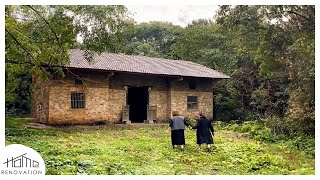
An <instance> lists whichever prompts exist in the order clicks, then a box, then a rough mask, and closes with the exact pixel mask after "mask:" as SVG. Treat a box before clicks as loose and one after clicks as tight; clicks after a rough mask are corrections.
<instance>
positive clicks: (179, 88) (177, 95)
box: [170, 78, 213, 118]
mask: <svg viewBox="0 0 320 180" xmlns="http://www.w3.org/2000/svg"><path fill="white" fill-rule="evenodd" d="M189 80H190V78H189V79H188V78H184V79H183V80H182V81H177V80H176V81H172V82H171V90H170V91H171V92H170V95H171V96H170V99H171V112H172V111H179V112H180V114H181V115H183V116H185V117H190V118H198V113H199V111H202V112H204V113H205V115H206V116H207V117H208V118H211V117H212V116H213V87H212V79H199V78H198V79H193V80H194V81H196V88H195V89H190V88H189V83H188V81H189ZM188 96H197V97H198V108H196V109H188V108H187V97H188Z"/></svg>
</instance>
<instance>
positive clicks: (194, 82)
mask: <svg viewBox="0 0 320 180" xmlns="http://www.w3.org/2000/svg"><path fill="white" fill-rule="evenodd" d="M196 88H197V85H196V81H194V80H191V81H189V89H196Z"/></svg>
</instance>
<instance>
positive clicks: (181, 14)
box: [126, 4, 218, 27]
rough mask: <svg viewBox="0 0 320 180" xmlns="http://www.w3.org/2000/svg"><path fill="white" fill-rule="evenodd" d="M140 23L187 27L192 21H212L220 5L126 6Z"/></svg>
mask: <svg viewBox="0 0 320 180" xmlns="http://www.w3.org/2000/svg"><path fill="white" fill-rule="evenodd" d="M126 7H127V8H128V10H129V12H130V13H131V14H132V17H133V18H134V20H135V21H136V22H138V23H141V22H149V21H168V22H172V23H173V24H175V25H180V26H183V27H185V26H186V25H187V24H188V23H191V22H192V20H196V19H200V18H202V19H208V18H210V19H212V18H213V16H214V14H215V12H216V10H218V5H181V4H180V5H170V6H169V5H126Z"/></svg>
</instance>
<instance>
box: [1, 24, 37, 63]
mask: <svg viewBox="0 0 320 180" xmlns="http://www.w3.org/2000/svg"><path fill="white" fill-rule="evenodd" d="M6 32H7V33H8V34H9V35H10V36H11V37H12V38H13V40H14V41H15V42H16V43H17V44H18V45H19V46H20V47H21V48H22V49H23V50H24V51H25V52H26V53H27V55H28V56H30V57H31V58H32V59H33V60H35V61H36V59H35V58H34V57H33V56H32V54H31V53H29V51H28V50H27V49H26V48H25V47H23V46H22V44H21V43H20V42H19V41H18V39H17V38H16V37H15V36H14V35H13V34H12V33H11V32H10V31H8V30H7V29H6Z"/></svg>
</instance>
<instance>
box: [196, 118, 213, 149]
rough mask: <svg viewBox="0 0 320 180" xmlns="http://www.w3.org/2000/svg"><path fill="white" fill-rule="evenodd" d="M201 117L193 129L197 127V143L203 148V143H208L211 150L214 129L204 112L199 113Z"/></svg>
mask: <svg viewBox="0 0 320 180" xmlns="http://www.w3.org/2000/svg"><path fill="white" fill-rule="evenodd" d="M199 115H200V118H199V119H198V120H197V124H196V125H195V126H194V127H192V129H197V144H198V145H199V148H200V149H201V144H207V150H208V151H210V145H211V144H213V136H214V129H213V126H212V124H211V121H210V120H208V119H207V118H206V116H205V115H204V113H202V112H200V113H199Z"/></svg>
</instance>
